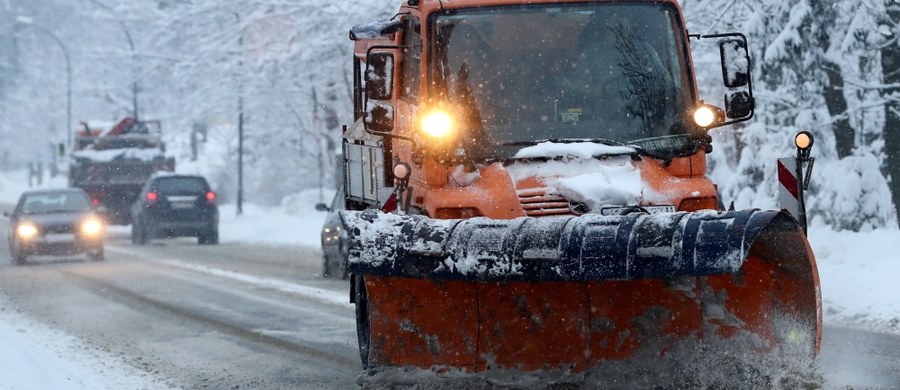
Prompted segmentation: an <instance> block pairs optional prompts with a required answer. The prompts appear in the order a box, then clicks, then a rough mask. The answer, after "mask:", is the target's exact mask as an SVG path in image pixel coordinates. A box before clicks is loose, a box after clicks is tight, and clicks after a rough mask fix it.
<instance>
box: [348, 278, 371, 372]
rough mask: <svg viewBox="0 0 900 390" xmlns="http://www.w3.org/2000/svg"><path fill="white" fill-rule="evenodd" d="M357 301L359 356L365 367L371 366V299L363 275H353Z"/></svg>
mask: <svg viewBox="0 0 900 390" xmlns="http://www.w3.org/2000/svg"><path fill="white" fill-rule="evenodd" d="M353 283H354V287H355V288H354V289H353V290H354V292H355V298H356V299H355V302H356V337H357V339H358V340H359V358H360V360H361V361H362V366H363V369H364V370H365V369H368V368H369V345H371V343H372V333H371V328H370V326H369V300H368V298H367V296H366V283H365V281H364V280H363V277H362V275H354V276H353Z"/></svg>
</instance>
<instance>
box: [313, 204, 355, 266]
mask: <svg viewBox="0 0 900 390" xmlns="http://www.w3.org/2000/svg"><path fill="white" fill-rule="evenodd" d="M343 209H344V191H343V189H340V190H338V192H337V193H336V194H334V199H333V200H332V201H331V206H330V207H329V206H328V205H326V204H325V203H319V204H317V205H316V210H319V211H327V212H328V216H327V217H325V224H324V225H323V226H322V276H325V277H331V276H332V275H340V276H341V279H347V276H349V274H348V273H347V251H348V248H347V245H348V242H347V232H345V231H344V229H343V228H342V224H341V218H340V216H339V215H338V212H339V211H340V210H343Z"/></svg>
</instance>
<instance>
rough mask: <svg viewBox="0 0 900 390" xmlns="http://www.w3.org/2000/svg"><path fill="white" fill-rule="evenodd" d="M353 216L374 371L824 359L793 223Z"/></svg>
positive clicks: (813, 280)
mask: <svg viewBox="0 0 900 390" xmlns="http://www.w3.org/2000/svg"><path fill="white" fill-rule="evenodd" d="M341 217H342V219H343V221H344V224H345V227H346V228H347V229H348V232H349V234H350V237H351V238H350V252H349V268H350V270H351V272H352V273H353V274H354V275H355V280H356V284H355V290H356V294H355V299H356V303H357V305H358V307H357V309H358V310H357V323H358V330H359V332H360V335H359V336H360V348H361V351H360V352H361V354H362V358H363V364H364V366H366V367H384V366H391V367H401V366H414V367H420V368H426V369H462V370H466V371H485V370H492V369H515V370H524V371H535V370H547V369H552V370H563V371H567V372H582V371H584V370H588V369H592V368H597V367H600V366H601V365H603V363H604V362H609V361H622V360H625V361H627V360H634V359H637V358H642V359H643V358H651V359H653V358H661V357H665V356H666V355H674V354H676V353H677V352H679V351H681V352H684V351H691V353H693V354H694V355H693V356H694V357H697V355H696V354H697V353H698V351H709V350H710V348H712V349H715V348H719V347H721V346H725V345H727V346H729V348H731V349H734V350H736V352H737V353H747V352H760V353H762V354H793V355H797V354H799V355H800V356H805V357H814V356H815V355H816V354H817V353H818V350H819V345H820V342H821V303H820V301H821V298H820V293H819V282H818V272H817V270H816V266H815V259H814V257H813V254H812V251H811V250H810V247H809V244H808V242H807V240H806V237H805V236H804V234H803V233H802V231H801V230H800V228H799V226H798V225H797V223H796V221H794V219H793V218H791V217H790V216H789V215H788V214H786V213H784V212H779V211H761V210H755V209H754V210H741V211H731V212H715V211H704V212H692V213H688V212H678V213H662V214H645V213H635V214H629V215H624V216H601V215H583V216H577V217H576V216H572V217H559V218H541V219H536V218H518V219H513V220H494V219H487V218H473V219H467V220H435V219H429V218H426V217H423V216H401V215H394V214H384V213H380V212H377V211H362V212H342V214H341ZM360 309H362V310H360ZM701 354H705V352H702V353H701ZM701 360H703V359H701Z"/></svg>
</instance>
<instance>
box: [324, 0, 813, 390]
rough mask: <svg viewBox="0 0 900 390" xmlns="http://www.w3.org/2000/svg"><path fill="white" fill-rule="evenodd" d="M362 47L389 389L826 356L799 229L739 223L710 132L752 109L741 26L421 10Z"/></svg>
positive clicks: (366, 190) (780, 222) (376, 321)
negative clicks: (724, 29)
mask: <svg viewBox="0 0 900 390" xmlns="http://www.w3.org/2000/svg"><path fill="white" fill-rule="evenodd" d="M350 39H351V40H352V41H353V43H354V47H355V50H354V56H353V69H354V72H353V74H354V90H353V91H354V96H353V98H354V114H355V122H354V123H353V124H352V125H350V126H345V127H344V129H343V146H342V148H343V163H344V165H345V170H344V172H345V173H344V186H345V190H346V209H347V211H344V212H342V214H341V218H342V221H343V224H344V228H345V229H347V230H348V233H349V237H350V244H349V254H348V267H349V269H350V271H351V273H352V278H351V281H352V282H351V297H350V298H351V301H352V302H354V303H355V306H356V321H357V331H358V337H359V352H360V356H361V359H362V364H363V367H364V368H365V369H367V371H366V372H368V373H369V377H371V378H374V377H376V376H378V375H384V374H379V373H384V372H387V371H389V370H391V369H399V370H410V369H413V370H424V371H425V372H431V373H435V375H441V374H448V373H451V372H465V373H475V374H476V375H486V374H490V373H505V372H515V373H562V374H572V375H575V376H577V377H580V378H582V379H584V378H588V377H591V375H594V373H597V374H596V375H595V377H597V378H606V379H602V380H604V381H607V382H606V383H610V382H608V381H609V380H611V379H610V378H618V377H620V376H621V375H622V372H623V368H624V367H628V366H629V365H632V366H633V367H636V369H637V371H639V372H642V373H647V372H648V371H650V372H652V371H655V370H658V368H657V367H661V366H659V365H657V363H658V362H660V361H665V360H667V359H668V360H670V361H673V360H674V361H675V362H676V363H679V362H682V359H683V360H684V361H688V360H690V358H681V357H675V356H683V355H682V354H683V353H686V354H687V355H690V356H692V357H693V359H696V360H697V361H704V360H705V361H706V363H707V364H711V365H717V364H719V362H718V361H716V360H715V359H711V358H710V357H709V356H711V355H709V354H712V353H714V352H716V351H719V350H720V349H723V350H724V349H730V350H731V351H734V352H735V354H734V355H731V356H739V355H740V356H741V358H743V354H747V355H749V354H756V353H758V354H760V355H762V356H773V355H778V356H788V355H791V356H803V357H806V358H810V360H812V358H814V357H815V356H816V355H817V354H818V351H819V347H820V342H821V303H820V296H819V286H818V274H817V270H816V265H815V259H814V256H813V253H812V251H811V249H810V246H809V244H808V242H807V240H806V236H805V233H804V231H803V229H801V227H800V226H799V225H798V223H797V221H796V220H795V218H793V217H792V216H791V215H790V214H788V213H786V212H785V211H780V210H759V209H745V210H733V209H730V210H725V209H724V207H722V203H723V202H722V201H721V200H720V199H719V196H718V195H717V190H716V185H715V184H714V183H713V182H712V181H711V180H710V179H709V178H708V177H707V176H706V171H707V164H706V156H707V154H708V153H710V152H711V150H712V145H711V142H712V139H711V137H710V136H709V135H708V132H709V130H711V129H713V128H716V127H720V126H725V125H732V124H735V123H738V122H742V121H746V120H748V119H750V118H752V117H753V114H754V100H753V92H752V86H751V76H750V56H749V51H748V49H747V41H746V38H745V37H744V36H743V35H742V34H740V33H727V34H710V35H695V34H689V33H688V32H687V30H686V28H685V24H684V20H683V18H682V13H681V10H680V7H679V6H678V4H677V3H676V2H675V1H671V0H660V1H640V0H639V1H583V0H555V1H535V0H453V1H447V0H444V1H441V0H421V1H417V0H409V1H403V3H402V5H401V6H400V9H399V12H398V13H397V15H396V16H395V17H394V18H392V19H391V20H387V21H378V22H373V23H368V24H360V25H356V26H353V27H352V28H351V31H350ZM699 41H705V42H713V43H714V44H713V45H712V47H713V48H715V51H716V52H715V53H714V54H715V55H716V56H717V57H718V58H719V59H720V60H721V63H722V67H721V70H722V79H723V83H722V84H723V86H724V88H723V90H724V99H722V101H721V102H720V103H719V104H721V106H717V105H713V104H710V103H707V102H705V101H704V100H702V99H701V97H700V96H699V91H698V87H697V82H696V78H695V74H694V66H693V60H692V55H691V44H692V42H699ZM716 77H718V76H716ZM720 98H721V97H720ZM720 98H717V100H718V99H720ZM786 138H787V137H786ZM676 365H677V364H676ZM613 368H614V370H613V371H611V372H614V374H611V376H610V375H606V374H603V372H604V370H610V369H613ZM448 375H449V374H448ZM641 375H642V374H641Z"/></svg>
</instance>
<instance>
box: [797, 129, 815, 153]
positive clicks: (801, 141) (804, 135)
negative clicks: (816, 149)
mask: <svg viewBox="0 0 900 390" xmlns="http://www.w3.org/2000/svg"><path fill="white" fill-rule="evenodd" d="M794 144H795V145H797V149H801V150H806V149H809V148H811V147H812V144H813V137H812V134H810V132H808V131H801V132H799V133H797V135H796V136H794Z"/></svg>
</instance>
